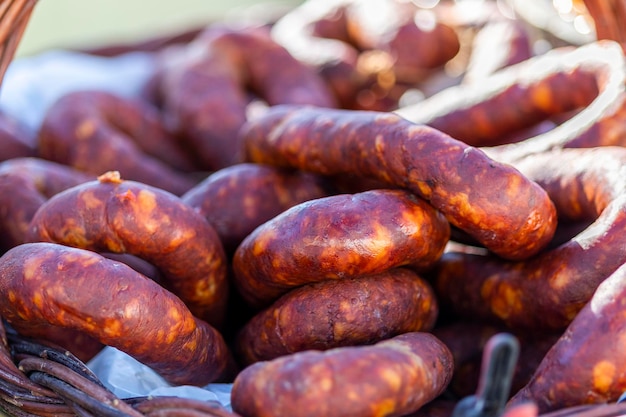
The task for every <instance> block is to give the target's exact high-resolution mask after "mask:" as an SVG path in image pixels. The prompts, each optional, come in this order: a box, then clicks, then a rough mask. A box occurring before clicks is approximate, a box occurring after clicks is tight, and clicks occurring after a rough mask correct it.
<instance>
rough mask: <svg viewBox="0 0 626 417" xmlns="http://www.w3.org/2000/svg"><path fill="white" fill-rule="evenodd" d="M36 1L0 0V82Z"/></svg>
mask: <svg viewBox="0 0 626 417" xmlns="http://www.w3.org/2000/svg"><path fill="white" fill-rule="evenodd" d="M36 3H37V0H4V1H2V2H0V82H2V79H3V78H4V74H5V72H6V70H7V68H8V67H9V64H10V63H11V60H13V56H14V55H15V51H16V50H17V46H18V45H19V42H20V40H21V39H22V35H23V34H24V31H25V30H26V25H27V24H28V20H29V19H30V15H31V13H32V11H33V8H34V7H35V4H36Z"/></svg>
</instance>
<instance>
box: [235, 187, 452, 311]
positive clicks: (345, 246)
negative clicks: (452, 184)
mask: <svg viewBox="0 0 626 417" xmlns="http://www.w3.org/2000/svg"><path fill="white" fill-rule="evenodd" d="M449 237H450V226H449V224H448V222H447V221H446V220H445V218H444V217H443V215H442V214H441V213H439V212H438V211H437V210H435V209H434V208H433V207H432V206H430V205H429V204H428V203H426V202H425V201H424V200H422V199H420V198H418V197H416V196H415V195H413V194H411V193H409V192H407V191H404V190H372V191H366V192H363V193H357V194H339V195H334V196H329V197H324V198H319V199H316V200H310V201H307V202H304V203H301V204H298V205H296V206H294V207H292V208H290V209H288V210H286V211H284V212H283V213H281V214H280V215H278V216H276V217H274V218H273V219H271V220H269V221H268V222H265V223H264V224H262V225H261V226H259V227H258V228H256V229H255V230H254V231H253V232H252V233H251V234H250V235H248V237H246V239H244V241H243V242H242V243H241V245H239V247H238V248H237V250H236V251H235V255H234V257H233V277H234V281H235V285H236V287H237V289H238V290H239V293H241V295H242V296H243V298H244V299H245V300H246V301H247V302H249V303H250V305H252V306H254V307H263V306H267V305H269V304H270V303H271V302H272V301H274V300H275V299H277V298H278V297H279V296H280V295H282V294H284V293H285V292H287V291H288V290H289V289H291V288H294V287H297V286H300V285H303V284H307V283H312V282H318V281H323V280H328V279H342V278H347V277H354V276H359V275H365V274H371V273H378V272H383V271H386V270H388V269H390V268H393V267H397V266H403V265H410V266H411V267H413V268H418V269H426V268H428V267H430V266H431V265H433V264H434V263H435V262H436V261H437V260H438V259H439V257H440V256H441V254H442V253H443V249H444V248H445V245H446V243H447V241H448V239H449Z"/></svg>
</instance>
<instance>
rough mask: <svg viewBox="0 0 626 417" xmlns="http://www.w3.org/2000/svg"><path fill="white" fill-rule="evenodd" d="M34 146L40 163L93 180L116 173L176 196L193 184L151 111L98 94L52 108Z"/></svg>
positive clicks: (184, 160)
mask: <svg viewBox="0 0 626 417" xmlns="http://www.w3.org/2000/svg"><path fill="white" fill-rule="evenodd" d="M38 147H39V155H40V156H41V157H42V158H45V159H49V160H51V161H55V162H58V163H62V164H66V165H69V166H72V167H74V168H76V169H78V170H81V171H85V172H87V173H90V174H93V175H94V176H96V175H101V174H103V173H105V172H107V171H119V172H121V174H122V175H123V176H124V178H128V179H130V180H134V181H139V182H144V183H146V184H150V185H152V186H154V187H159V188H163V189H164V190H167V191H169V192H172V193H174V194H177V195H180V194H182V193H183V192H185V191H187V190H188V189H190V188H191V187H192V186H193V185H195V184H196V182H197V181H196V180H195V178H193V177H192V176H191V174H189V172H188V171H193V170H194V169H195V167H194V165H193V162H192V161H191V159H190V157H189V156H187V155H186V153H185V151H184V150H183V149H182V147H181V145H180V144H179V143H177V142H176V139H175V138H174V137H173V136H172V135H171V134H170V133H169V132H168V131H167V129H166V128H165V126H164V124H163V122H162V120H161V116H160V115H159V113H158V111H157V110H156V109H155V108H153V107H151V106H150V105H149V104H147V103H144V102H141V101H139V100H131V99H127V98H123V97H120V96H117V95H114V94H112V93H108V92H104V91H76V92H70V93H68V94H66V95H64V96H62V97H61V98H59V99H58V100H57V101H56V102H55V103H53V104H52V106H51V107H50V109H49V110H48V112H47V113H46V115H45V116H44V120H43V121H42V125H41V128H40V130H39V135H38ZM185 171H187V172H185Z"/></svg>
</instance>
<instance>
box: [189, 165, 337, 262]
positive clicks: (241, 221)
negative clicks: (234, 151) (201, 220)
mask: <svg viewBox="0 0 626 417" xmlns="http://www.w3.org/2000/svg"><path fill="white" fill-rule="evenodd" d="M329 193H330V186H329V185H328V184H326V181H325V180H324V179H323V178H322V177H320V176H317V175H314V174H311V173H307V172H301V171H294V170H290V169H284V168H277V167H273V166H270V165H262V164H243V163H242V164H236V165H232V166H230V167H227V168H223V169H221V170H219V171H216V172H215V173H213V174H211V175H209V176H208V177H207V178H206V179H205V180H203V181H202V182H200V183H199V184H198V185H196V186H195V187H193V188H192V189H191V190H189V191H188V192H186V193H185V194H184V195H182V196H181V198H182V200H183V201H184V202H185V203H186V204H187V205H189V206H191V207H193V208H194V209H195V210H196V211H197V212H198V213H200V214H202V215H203V216H204V217H205V218H206V219H207V220H208V222H209V223H211V225H213V227H214V228H215V230H216V232H217V233H218V235H219V236H220V239H221V241H222V244H223V245H224V248H225V249H226V252H227V253H229V254H232V253H233V252H234V251H235V249H236V248H237V246H239V244H240V243H241V241H242V240H243V239H244V238H245V237H246V236H248V235H249V234H250V233H251V232H252V231H253V230H254V229H255V228H257V227H258V226H260V225H261V224H263V223H265V222H266V221H268V220H270V219H272V218H273V217H275V216H277V215H278V214H280V213H282V212H283V211H285V210H287V209H288V208H290V207H292V206H294V205H296V204H299V203H302V202H304V201H308V200H312V199H314V198H320V197H325V196H327V195H328V194H329Z"/></svg>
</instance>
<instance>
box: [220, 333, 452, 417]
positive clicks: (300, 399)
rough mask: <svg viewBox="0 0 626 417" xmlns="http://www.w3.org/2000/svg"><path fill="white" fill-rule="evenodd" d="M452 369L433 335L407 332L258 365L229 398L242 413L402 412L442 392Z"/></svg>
mask: <svg viewBox="0 0 626 417" xmlns="http://www.w3.org/2000/svg"><path fill="white" fill-rule="evenodd" d="M452 368H453V365H452V357H451V354H450V351H449V350H448V349H447V348H446V347H445V345H444V344H443V343H441V342H440V341H439V340H438V339H437V338H435V337H434V336H433V335H432V334H429V333H421V332H412V333H405V334H402V335H399V336H396V337H394V338H392V339H388V340H385V341H382V342H379V343H377V344H375V345H371V346H358V347H354V346H352V347H343V348H335V349H331V350H327V351H324V352H320V351H314V350H310V351H306V352H300V353H296V354H293V355H289V356H284V357H282V358H278V359H274V360H272V361H268V362H258V363H256V364H254V365H251V366H249V367H247V368H245V369H244V370H243V371H242V372H241V373H240V374H239V375H238V376H237V377H236V378H235V382H234V386H233V390H232V396H231V403H232V406H233V410H234V411H235V412H237V413H240V414H242V415H245V416H248V417H269V416H277V415H282V416H291V417H313V416H315V417H331V416H332V417H347V416H359V417H370V416H371V417H375V416H377V417H379V416H402V415H405V414H408V413H410V412H413V411H416V410H417V409H419V408H420V407H421V406H422V405H424V404H426V403H427V402H429V401H431V400H432V399H434V398H435V397H437V396H438V395H439V394H440V393H441V392H443V390H444V389H445V387H446V386H447V385H448V383H449V381H450V378H451V375H452V370H453V369H452Z"/></svg>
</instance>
